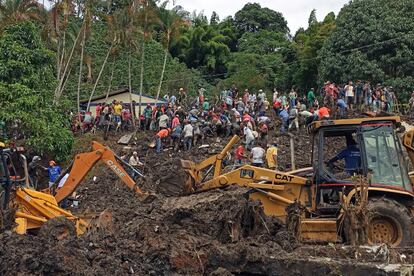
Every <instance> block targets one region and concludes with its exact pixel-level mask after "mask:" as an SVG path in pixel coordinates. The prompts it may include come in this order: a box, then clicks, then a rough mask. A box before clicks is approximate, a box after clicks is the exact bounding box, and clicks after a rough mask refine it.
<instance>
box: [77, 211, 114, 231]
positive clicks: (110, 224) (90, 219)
mask: <svg viewBox="0 0 414 276" xmlns="http://www.w3.org/2000/svg"><path fill="white" fill-rule="evenodd" d="M79 218H81V219H82V220H84V221H85V222H86V223H87V229H86V230H87V231H88V232H89V233H98V232H102V231H103V232H106V233H114V231H115V229H114V221H113V216H112V213H111V212H109V211H108V210H105V211H103V212H101V213H84V214H80V215H79Z"/></svg>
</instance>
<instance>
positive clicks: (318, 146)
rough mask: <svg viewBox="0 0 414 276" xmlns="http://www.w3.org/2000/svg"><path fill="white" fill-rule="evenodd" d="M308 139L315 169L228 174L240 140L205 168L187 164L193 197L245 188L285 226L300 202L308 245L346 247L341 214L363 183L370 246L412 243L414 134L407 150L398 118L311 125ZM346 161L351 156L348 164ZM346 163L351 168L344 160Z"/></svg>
mask: <svg viewBox="0 0 414 276" xmlns="http://www.w3.org/2000/svg"><path fill="white" fill-rule="evenodd" d="M309 132H310V134H311V140H312V144H311V145H312V148H309V151H312V160H311V164H312V167H310V168H303V169H300V170H296V171H291V172H280V171H275V170H270V169H265V168H258V167H253V166H250V165H244V166H241V167H239V168H237V169H235V170H232V171H229V172H223V171H222V160H223V158H224V157H225V156H226V154H227V153H228V151H229V150H230V149H231V148H232V146H233V145H234V144H236V143H237V142H238V141H239V137H238V136H235V137H233V138H232V139H231V141H230V142H229V143H228V145H227V146H226V147H225V148H224V149H223V150H222V152H221V153H219V154H217V155H214V156H212V157H210V158H208V159H207V160H204V161H203V162H201V163H198V164H196V163H194V162H192V161H189V160H182V162H181V163H182V167H183V168H184V169H185V170H186V172H187V173H188V176H189V177H188V180H187V182H186V187H187V190H188V191H189V192H201V191H205V190H209V189H216V188H223V187H227V186H230V185H237V186H242V187H247V188H250V192H249V197H250V199H252V200H260V201H261V202H262V204H263V208H264V212H265V214H266V215H269V216H275V217H278V218H280V219H281V220H282V221H285V220H286V217H287V211H286V207H287V206H289V205H291V204H293V203H295V202H297V203H300V204H301V205H302V206H303V207H304V208H305V212H304V213H303V215H302V217H301V220H300V229H299V230H300V237H301V239H302V240H304V241H312V242H340V241H346V240H349V239H350V237H348V236H347V235H348V233H346V231H343V228H342V226H343V225H341V224H342V223H343V222H344V220H343V219H341V218H342V216H343V207H344V205H346V204H351V203H353V202H354V201H355V197H356V196H357V194H358V190H359V189H360V188H359V187H361V185H359V184H361V183H357V182H358V181H359V182H361V180H362V179H364V181H365V182H366V183H367V185H366V186H367V193H368V202H367V206H366V210H367V212H368V213H369V215H368V219H369V222H368V231H367V232H368V233H367V236H368V242H369V243H371V244H374V243H387V244H390V245H392V246H406V245H410V244H412V241H413V235H414V225H413V223H412V221H414V193H413V183H414V182H413V181H414V175H413V174H411V173H408V169H407V162H406V160H405V158H404V156H405V155H404V152H403V147H402V144H403V145H404V148H405V149H406V152H407V153H408V157H409V158H410V159H411V162H412V163H413V164H414V130H410V131H408V132H406V133H405V134H404V136H403V138H402V141H403V143H402V144H401V141H400V137H399V133H402V132H403V130H402V127H401V120H400V118H399V117H397V116H393V117H373V118H370V117H367V118H358V119H348V120H324V121H317V122H314V123H312V124H311V126H310V127H309ZM350 149H353V150H350ZM334 153H335V154H334ZM350 153H351V154H350ZM347 154H348V156H351V157H349V158H344V157H345V156H347ZM342 158H343V159H345V162H344V161H339V160H340V159H342ZM352 165H354V167H352Z"/></svg>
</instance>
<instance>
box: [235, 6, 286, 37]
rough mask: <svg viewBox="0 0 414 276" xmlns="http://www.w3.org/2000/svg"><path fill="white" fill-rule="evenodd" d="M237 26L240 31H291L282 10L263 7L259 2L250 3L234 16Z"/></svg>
mask: <svg viewBox="0 0 414 276" xmlns="http://www.w3.org/2000/svg"><path fill="white" fill-rule="evenodd" d="M234 19H235V26H236V28H237V29H238V30H239V32H240V33H244V32H258V31H260V30H268V31H272V32H280V33H284V34H288V33H289V28H288V26H287V22H286V20H285V18H284V17H283V15H282V14H281V13H280V12H277V11H274V10H271V9H268V8H262V7H261V6H260V4H258V3H254V4H252V3H248V4H246V5H245V6H244V7H243V8H242V9H241V10H240V11H238V12H237V13H236V15H235V17H234Z"/></svg>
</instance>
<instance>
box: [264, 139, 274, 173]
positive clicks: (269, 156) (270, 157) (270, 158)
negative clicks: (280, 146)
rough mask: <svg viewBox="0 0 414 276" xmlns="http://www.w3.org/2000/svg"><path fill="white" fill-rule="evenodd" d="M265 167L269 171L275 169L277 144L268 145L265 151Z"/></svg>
mask: <svg viewBox="0 0 414 276" xmlns="http://www.w3.org/2000/svg"><path fill="white" fill-rule="evenodd" d="M266 160H267V166H268V167H269V169H275V170H276V169H277V144H276V143H274V144H273V145H268V147H267V151H266Z"/></svg>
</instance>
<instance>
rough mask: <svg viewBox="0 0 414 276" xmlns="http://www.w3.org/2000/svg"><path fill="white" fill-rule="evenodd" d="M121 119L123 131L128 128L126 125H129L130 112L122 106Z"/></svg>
mask: <svg viewBox="0 0 414 276" xmlns="http://www.w3.org/2000/svg"><path fill="white" fill-rule="evenodd" d="M121 118H122V130H125V129H126V128H128V125H130V124H131V122H130V120H131V111H130V110H129V108H128V107H126V106H124V108H123V109H122V111H121Z"/></svg>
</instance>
